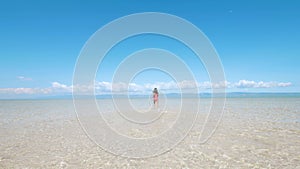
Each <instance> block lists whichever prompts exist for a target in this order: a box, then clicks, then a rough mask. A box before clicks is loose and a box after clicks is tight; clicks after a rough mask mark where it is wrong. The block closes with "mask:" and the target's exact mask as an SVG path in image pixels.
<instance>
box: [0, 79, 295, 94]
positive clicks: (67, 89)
mask: <svg viewBox="0 0 300 169" xmlns="http://www.w3.org/2000/svg"><path fill="white" fill-rule="evenodd" d="M291 85H292V83H291V82H263V81H259V82H256V81H249V80H240V81H238V82H236V83H230V82H227V81H223V82H218V83H211V82H209V81H204V82H193V81H181V82H178V83H176V82H174V81H170V82H156V83H153V84H150V83H148V84H136V83H129V84H126V83H122V82H118V83H114V84H112V83H111V82H104V81H102V82H95V86H94V85H93V84H89V85H76V86H74V87H73V86H68V85H66V84H62V83H59V82H52V83H51V86H50V87H47V88H0V94H16V95H19V94H28V95H33V94H41V95H47V94H64V93H70V94H71V93H72V90H73V89H74V91H76V92H77V93H78V92H79V93H82V94H85V93H93V92H94V91H95V92H96V94H109V93H111V92H113V93H124V92H130V93H142V94H143V93H149V92H151V91H152V90H153V88H155V87H156V88H158V89H159V90H164V91H165V92H173V91H179V90H180V89H181V90H185V89H187V91H188V89H195V88H198V89H204V90H205V89H212V88H214V89H220V88H247V89H248V88H276V87H289V86H291Z"/></svg>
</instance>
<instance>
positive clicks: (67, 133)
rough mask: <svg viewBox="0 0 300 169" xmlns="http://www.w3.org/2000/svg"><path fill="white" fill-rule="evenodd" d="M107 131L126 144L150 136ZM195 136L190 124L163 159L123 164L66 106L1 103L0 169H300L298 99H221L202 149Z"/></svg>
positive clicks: (166, 120) (167, 117)
mask: <svg viewBox="0 0 300 169" xmlns="http://www.w3.org/2000/svg"><path fill="white" fill-rule="evenodd" d="M190 101H191V102H193V100H192V99H191V100H190ZM100 102H101V101H100ZM204 102H206V103H209V101H208V100H207V101H205V100H204ZM205 109H207V110H208V106H207V107H206V108H205ZM175 115H176V113H172V111H166V112H165V114H164V115H163V116H162V117H161V120H162V124H166V126H170V125H168V123H169V122H170V121H173V120H176V118H175V117H174V116H175ZM202 117H203V118H204V117H205V113H204V114H200V115H199V117H198V118H202ZM87 118H91V117H88V116H87ZM112 123H114V124H115V126H117V127H120V128H121V130H122V132H124V133H125V134H126V135H129V136H136V137H142V136H145V135H147V134H149V133H148V132H147V129H145V130H140V129H132V128H131V129H128V130H127V128H126V127H124V128H122V123H118V122H112ZM160 129H161V128H160V126H157V127H156V128H151V129H149V132H150V131H152V134H155V132H156V130H157V132H158V131H159V130H160ZM200 131H201V126H200V125H197V122H196V124H195V126H194V127H193V128H192V130H191V131H190V132H189V133H188V135H187V136H186V137H185V138H184V139H183V140H182V141H181V142H179V143H178V145H176V146H175V147H174V148H172V149H171V150H170V151H168V152H166V153H163V154H161V155H157V156H154V157H150V158H137V159H136V158H126V157H122V156H119V155H115V154H112V153H110V152H107V151H104V150H103V149H102V148H101V147H99V146H98V145H96V144H95V143H94V142H93V141H91V139H90V138H89V137H88V136H87V135H86V133H85V132H84V131H83V130H82V128H81V126H80V125H79V122H78V120H77V118H76V114H75V112H74V107H73V102H72V100H3V101H0V168H300V98H228V99H227V101H226V106H225V109H224V114H223V117H222V119H221V122H220V124H219V125H218V127H217V129H216V131H215V132H214V134H213V135H212V137H211V138H210V139H209V140H208V141H207V142H205V143H203V144H200V143H199V140H198V139H197V138H198V137H199V134H200Z"/></svg>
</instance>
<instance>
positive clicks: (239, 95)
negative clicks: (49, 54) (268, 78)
mask: <svg viewBox="0 0 300 169" xmlns="http://www.w3.org/2000/svg"><path fill="white" fill-rule="evenodd" d="M225 95H226V96H225V97H226V98H300V92H299V93H296V92H291V93H288V92H285V93H278V92H277V93H276V92H274V93H271V92H260V93H255V92H230V93H226V94H225ZM166 96H167V97H168V98H181V97H182V98H195V97H200V98H222V97H224V94H222V93H215V94H212V93H199V94H182V95H181V94H180V93H168V94H166ZM113 97H114V98H120V99H122V98H128V97H129V98H131V99H138V98H142V99H145V98H149V97H151V95H150V94H149V95H143V94H131V95H129V96H127V95H126V94H116V95H114V96H112V95H111V94H104V95H96V99H111V98H113ZM77 98H79V99H80V98H82V99H88V98H94V96H84V95H83V96H77ZM56 99H57V100H69V99H73V96H72V95H57V96H32V97H28V96H20V97H14V98H13V97H12V98H0V100H56Z"/></svg>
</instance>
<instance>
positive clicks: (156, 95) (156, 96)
mask: <svg viewBox="0 0 300 169" xmlns="http://www.w3.org/2000/svg"><path fill="white" fill-rule="evenodd" d="M153 100H154V101H157V100H158V94H157V93H154V94H153Z"/></svg>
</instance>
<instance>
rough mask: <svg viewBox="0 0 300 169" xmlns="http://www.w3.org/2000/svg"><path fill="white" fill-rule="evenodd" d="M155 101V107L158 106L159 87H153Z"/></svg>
mask: <svg viewBox="0 0 300 169" xmlns="http://www.w3.org/2000/svg"><path fill="white" fill-rule="evenodd" d="M153 103H154V105H155V108H157V106H158V90H157V88H154V89H153Z"/></svg>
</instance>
